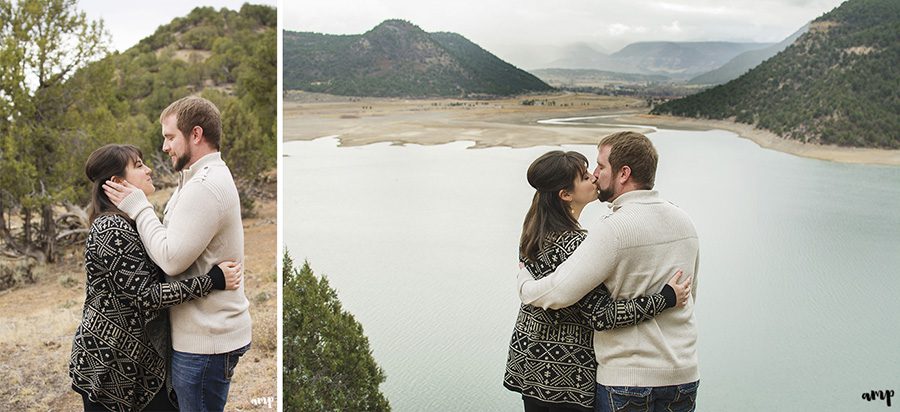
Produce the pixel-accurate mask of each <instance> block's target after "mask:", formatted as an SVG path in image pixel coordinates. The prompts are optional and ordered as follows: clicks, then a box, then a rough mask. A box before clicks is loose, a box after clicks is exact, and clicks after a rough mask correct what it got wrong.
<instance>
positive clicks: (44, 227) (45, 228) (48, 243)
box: [41, 204, 56, 263]
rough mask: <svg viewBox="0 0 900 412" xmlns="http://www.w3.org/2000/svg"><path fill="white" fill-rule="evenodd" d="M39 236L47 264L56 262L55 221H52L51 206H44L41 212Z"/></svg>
mask: <svg viewBox="0 0 900 412" xmlns="http://www.w3.org/2000/svg"><path fill="white" fill-rule="evenodd" d="M41 232H42V233H41V236H42V237H43V238H44V256H46V257H47V262H48V263H53V262H55V261H56V257H55V256H54V255H55V253H54V252H55V249H56V220H54V219H53V205H50V204H46V205H44V206H43V209H42V210H41Z"/></svg>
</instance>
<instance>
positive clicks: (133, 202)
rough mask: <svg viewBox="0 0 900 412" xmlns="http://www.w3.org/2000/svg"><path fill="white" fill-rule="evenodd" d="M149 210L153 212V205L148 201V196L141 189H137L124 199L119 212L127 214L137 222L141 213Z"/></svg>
mask: <svg viewBox="0 0 900 412" xmlns="http://www.w3.org/2000/svg"><path fill="white" fill-rule="evenodd" d="M147 208H149V209H150V210H153V205H151V204H150V201H149V200H147V195H145V194H144V191H143V190H140V189H135V190H134V191H133V192H131V193H130V194H128V196H125V198H124V199H122V203H120V204H119V210H121V211H123V212H125V214H127V215H128V217H130V218H131V219H132V220H136V219H137V217H138V215H139V214H141V211H142V210H144V209H147Z"/></svg>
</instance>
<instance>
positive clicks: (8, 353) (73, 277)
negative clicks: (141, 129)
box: [0, 184, 278, 411]
mask: <svg viewBox="0 0 900 412" xmlns="http://www.w3.org/2000/svg"><path fill="white" fill-rule="evenodd" d="M272 186H273V187H272V193H274V184H272ZM170 194H171V189H169V190H162V191H159V192H157V193H155V194H154V195H153V196H152V197H151V202H153V203H155V204H156V205H157V206H160V205H162V204H164V203H165V201H166V200H167V199H168V197H169V195H170ZM158 210H162V209H161V208H160V207H158ZM276 216H277V214H276V200H275V199H274V196H273V198H272V199H266V200H262V199H261V200H257V202H256V216H255V217H253V218H245V219H244V221H243V223H244V253H245V262H244V270H245V274H244V276H245V277H244V287H245V293H246V295H247V298H248V299H249V300H250V315H251V317H252V318H253V346H252V348H251V350H250V351H249V352H247V354H246V355H245V356H244V357H242V358H241V361H240V362H239V363H238V366H237V369H236V371H235V375H234V380H233V381H232V384H231V391H230V394H229V398H228V406H227V407H226V409H227V410H229V411H248V410H257V409H268V408H269V403H267V402H266V401H267V400H269V399H271V400H272V403H271V405H272V407H273V408H274V407H275V405H276V402H277V400H276V399H275V396H276V391H277V386H276V381H277V375H276V371H277V369H276V350H277V332H276V328H277V326H276V325H277V319H276V316H277V309H276V307H277V302H278V300H277V298H276V294H277V271H276V245H275V243H276ZM82 255H83V250H82V248H80V247H76V248H73V249H72V250H69V251H67V252H66V254H65V257H64V258H63V259H61V261H60V262H58V263H57V264H54V265H52V266H46V267H42V268H39V270H38V271H39V273H40V275H39V279H38V281H37V282H36V283H34V284H30V285H26V286H19V287H16V288H13V289H10V290H6V291H3V292H0V382H2V384H0V410H3V411H74V410H81V397H80V396H78V395H77V394H75V392H73V391H72V389H71V380H70V379H69V376H68V364H69V355H70V353H71V350H72V337H73V336H74V333H75V328H76V327H77V325H78V322H79V321H80V320H81V310H82V306H83V304H84V297H85V296H84V293H85V292H84V282H85V278H84V276H85V273H84V267H83V265H84V259H83V256H82Z"/></svg>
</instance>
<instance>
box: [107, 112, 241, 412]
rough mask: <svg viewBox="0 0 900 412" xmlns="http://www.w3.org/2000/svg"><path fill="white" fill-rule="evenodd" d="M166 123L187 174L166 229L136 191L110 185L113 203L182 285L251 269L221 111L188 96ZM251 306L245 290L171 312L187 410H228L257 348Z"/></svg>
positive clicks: (176, 368) (175, 377)
mask: <svg viewBox="0 0 900 412" xmlns="http://www.w3.org/2000/svg"><path fill="white" fill-rule="evenodd" d="M159 121H160V123H161V124H162V134H163V146H162V150H163V152H165V153H166V154H168V155H169V156H170V157H171V158H172V166H173V167H174V169H175V171H177V172H180V176H179V181H178V188H177V189H176V190H175V192H174V193H173V194H172V197H171V198H170V199H169V202H168V203H167V204H166V209H165V217H164V218H163V221H162V223H160V221H159V219H158V218H157V216H156V213H155V212H154V211H153V206H152V205H151V204H150V202H149V201H148V200H147V198H146V196H145V195H144V194H143V192H142V191H140V190H135V188H134V186H131V185H130V184H127V183H126V184H124V185H122V184H118V183H115V182H112V181H107V182H106V185H104V190H105V191H106V194H107V196H108V197H109V198H110V200H111V201H112V202H113V203H114V204H115V205H116V206H118V207H119V209H121V210H122V211H123V212H125V213H127V214H128V216H129V217H131V218H132V219H134V221H135V223H136V225H137V230H138V233H139V234H140V236H141V240H142V241H143V243H144V247H145V248H146V249H147V253H148V254H149V255H150V258H151V259H153V261H154V262H156V263H157V264H158V265H159V266H160V268H162V270H163V271H164V272H166V273H167V274H169V275H170V276H172V277H173V278H174V279H188V278H192V277H195V276H200V275H202V274H204V273H206V272H208V271H209V270H210V268H212V267H213V266H214V265H216V264H218V263H220V262H222V261H226V260H236V261H238V262H243V260H244V229H243V225H242V223H241V208H240V201H239V199H238V192H237V188H236V187H235V184H234V180H233V178H232V176H231V171H230V170H229V169H228V166H226V165H225V162H224V161H222V156H221V154H220V153H219V140H220V137H221V134H222V121H221V117H220V114H219V110H218V109H217V108H216V106H215V105H214V104H212V102H210V101H209V100H206V99H203V98H199V97H185V98H182V99H180V100H178V101H176V102H174V103H172V104H171V105H169V107H167V108H166V109H165V110H163V112H162V114H161V115H160V116H159ZM179 274H180V275H179ZM249 307H250V302H249V301H248V300H247V298H246V296H245V295H244V287H243V284H242V285H241V286H240V287H239V288H238V289H237V290H231V291H215V292H213V293H211V294H210V295H209V296H207V297H206V298H205V299H197V300H193V301H190V302H187V303H183V304H181V305H178V306H175V307H173V308H172V309H171V310H170V316H171V323H172V348H173V349H174V353H173V354H172V384H173V386H174V388H175V392H176V394H177V396H178V405H179V408H180V409H181V410H183V411H215V410H218V411H222V410H224V408H225V402H226V400H227V397H228V388H229V385H230V383H231V377H232V374H233V373H234V367H235V365H236V364H237V361H238V359H239V358H240V356H241V355H243V354H244V353H245V352H246V351H247V350H248V349H249V348H250V340H251V320H250V312H249Z"/></svg>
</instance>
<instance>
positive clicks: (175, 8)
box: [78, 0, 276, 51]
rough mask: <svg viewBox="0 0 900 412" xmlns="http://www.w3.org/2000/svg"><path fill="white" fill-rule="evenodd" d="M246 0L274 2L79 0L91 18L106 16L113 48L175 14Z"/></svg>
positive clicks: (130, 42)
mask: <svg viewBox="0 0 900 412" xmlns="http://www.w3.org/2000/svg"><path fill="white" fill-rule="evenodd" d="M244 3H251V4H267V5H270V6H273V7H274V6H275V3H276V1H275V0H250V1H247V0H205V1H198V0H155V1H153V2H146V3H145V2H130V1H129V2H125V1H121V0H79V2H78V8H79V9H80V10H81V11H84V12H85V13H86V14H87V16H88V18H89V19H94V20H96V19H103V24H104V25H105V26H106V29H107V30H108V31H109V33H110V35H111V37H112V39H111V45H110V47H111V50H118V51H125V50H127V49H128V48H130V47H131V46H134V45H135V44H137V43H138V42H139V41H140V40H141V39H143V38H145V37H147V36H149V35H151V34H153V33H154V32H156V28H157V27H159V26H161V25H163V24H168V23H169V22H171V21H172V19H174V18H176V17H182V16H186V15H187V14H188V13H190V12H191V10H193V9H194V8H195V7H201V6H210V7H214V8H215V9H216V10H218V9H220V8H222V7H226V8H229V9H231V10H240V8H241V5H243V4H244Z"/></svg>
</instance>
